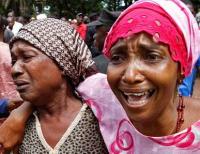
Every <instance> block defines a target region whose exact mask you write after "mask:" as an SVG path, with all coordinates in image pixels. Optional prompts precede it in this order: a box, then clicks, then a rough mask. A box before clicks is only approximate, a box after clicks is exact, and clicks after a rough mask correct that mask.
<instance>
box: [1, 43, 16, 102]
mask: <svg viewBox="0 0 200 154" xmlns="http://www.w3.org/2000/svg"><path fill="white" fill-rule="evenodd" d="M2 98H7V99H11V98H12V99H17V98H20V97H19V94H18V92H17V91H16V86H15V85H14V82H13V79H12V76H11V55H10V50H9V46H8V44H6V43H3V42H0V99H2Z"/></svg>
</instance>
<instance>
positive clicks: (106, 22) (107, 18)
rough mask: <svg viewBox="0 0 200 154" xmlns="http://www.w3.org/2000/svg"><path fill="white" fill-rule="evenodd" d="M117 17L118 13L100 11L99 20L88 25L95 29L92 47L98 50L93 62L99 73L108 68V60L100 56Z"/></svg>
mask: <svg viewBox="0 0 200 154" xmlns="http://www.w3.org/2000/svg"><path fill="white" fill-rule="evenodd" d="M119 15H120V12H111V11H109V10H106V9H104V10H102V12H101V14H100V16H99V18H98V19H97V20H96V21H94V22H91V23H90V24H89V25H88V26H95V28H96V33H95V35H94V46H95V47H96V48H97V49H98V51H99V55H98V56H96V57H94V58H93V60H94V61H95V63H96V66H97V68H98V70H99V71H100V72H101V73H106V72H107V66H108V60H107V59H106V58H105V57H104V55H103V54H102V50H103V46H104V41H105V38H106V36H107V33H108V31H109V30H110V28H111V26H112V24H113V23H114V22H115V20H116V19H117V18H118V16H119Z"/></svg>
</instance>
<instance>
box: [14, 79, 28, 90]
mask: <svg viewBox="0 0 200 154" xmlns="http://www.w3.org/2000/svg"><path fill="white" fill-rule="evenodd" d="M14 82H15V84H16V85H17V90H18V91H19V92H23V91H24V90H26V89H27V87H28V86H29V82H27V81H25V80H14Z"/></svg>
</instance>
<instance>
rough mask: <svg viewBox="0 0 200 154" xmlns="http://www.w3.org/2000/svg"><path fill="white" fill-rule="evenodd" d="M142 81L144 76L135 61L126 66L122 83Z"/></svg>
mask: <svg viewBox="0 0 200 154" xmlns="http://www.w3.org/2000/svg"><path fill="white" fill-rule="evenodd" d="M144 79H145V76H144V75H143V73H142V67H141V66H140V64H139V63H137V62H136V61H135V62H130V63H129V64H128V66H127V68H126V69H125V71H124V74H123V76H122V80H123V82H125V83H127V84H133V83H141V82H143V81H144Z"/></svg>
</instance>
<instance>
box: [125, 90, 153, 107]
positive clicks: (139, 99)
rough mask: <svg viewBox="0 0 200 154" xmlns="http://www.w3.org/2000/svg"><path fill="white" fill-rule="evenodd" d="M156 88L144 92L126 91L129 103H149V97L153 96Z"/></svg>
mask: <svg viewBox="0 0 200 154" xmlns="http://www.w3.org/2000/svg"><path fill="white" fill-rule="evenodd" d="M153 91H154V90H152V89H151V90H146V91H143V92H132V93H131V92H128V93H127V92H124V95H125V96H126V97H127V98H126V99H127V103H128V104H131V105H143V104H146V103H148V98H149V97H150V96H151V94H152V92H153Z"/></svg>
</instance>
